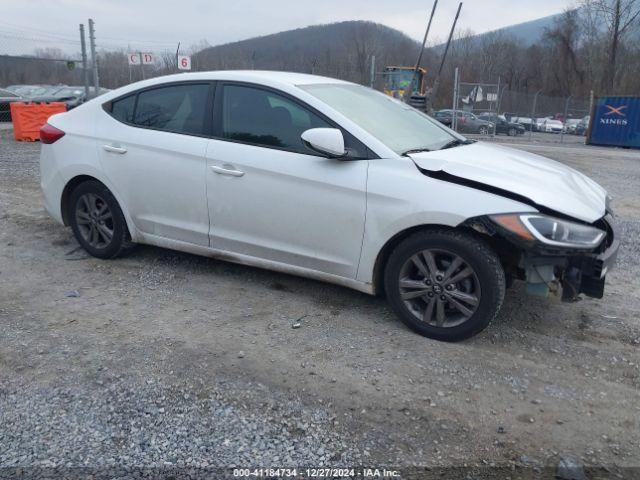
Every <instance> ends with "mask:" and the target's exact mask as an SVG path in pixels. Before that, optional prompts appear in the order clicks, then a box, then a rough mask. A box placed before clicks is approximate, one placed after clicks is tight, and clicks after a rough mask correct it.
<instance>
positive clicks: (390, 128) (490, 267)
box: [40, 71, 620, 341]
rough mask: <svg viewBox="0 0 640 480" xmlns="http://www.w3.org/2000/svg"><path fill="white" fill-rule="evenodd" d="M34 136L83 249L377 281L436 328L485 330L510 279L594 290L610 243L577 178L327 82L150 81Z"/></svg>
mask: <svg viewBox="0 0 640 480" xmlns="http://www.w3.org/2000/svg"><path fill="white" fill-rule="evenodd" d="M40 135H41V137H40V138H41V140H42V148H41V157H40V178H41V185H42V190H43V193H44V201H45V206H46V209H47V210H48V212H49V213H50V214H51V215H52V216H53V218H54V219H55V220H57V221H58V222H60V223H62V224H64V225H68V226H70V227H71V229H72V230H73V233H74V235H75V237H76V239H77V240H78V242H79V243H80V245H82V247H84V249H85V250H86V251H87V252H88V253H90V254H91V255H93V256H95V257H98V258H105V259H107V258H113V257H117V256H118V255H122V254H124V253H126V252H129V251H130V250H131V249H132V247H133V246H134V244H135V243H144V244H151V245H157V246H161V247H164V248H173V249H176V250H182V251H187V252H191V253H195V254H200V255H205V256H210V257H217V258H220V259H223V260H226V261H232V262H238V263H242V264H248V265H253V266H258V267H264V268H269V269H273V270H277V271H282V272H287V273H289V274H295V275H301V276H306V277H310V278H314V279H318V280H325V281H328V282H333V283H337V284H339V285H342V286H345V287H349V288H353V289H356V290H359V291H362V292H366V293H369V294H378V293H385V294H386V297H387V299H388V301H389V303H390V305H391V306H392V308H393V309H394V310H395V312H396V313H397V314H398V316H399V317H400V318H401V319H402V321H403V322H405V323H406V324H407V325H408V326H409V327H411V328H412V329H414V330H415V331H417V332H419V333H421V334H423V335H426V336H428V337H432V338H435V339H440V340H449V341H454V340H460V339H463V338H467V337H470V336H472V335H474V334H476V333H478V332H479V331H481V330H482V329H484V328H485V327H486V326H487V325H488V324H489V322H491V320H492V319H493V318H495V316H496V315H497V313H498V311H499V309H500V305H501V304H502V301H503V297H504V291H505V288H506V286H507V285H509V284H510V283H511V280H512V279H520V280H523V281H525V282H526V283H527V290H528V291H530V292H532V293H537V294H540V295H546V294H548V293H549V285H557V284H560V285H562V287H563V288H562V296H563V299H565V300H573V299H575V298H576V297H577V295H578V294H580V293H581V292H582V293H584V294H586V295H588V296H593V297H598V298H600V297H602V295H603V289H604V284H605V277H606V274H607V272H608V271H609V270H610V269H611V267H612V265H613V263H614V260H615V257H616V253H617V250H618V245H619V242H620V241H619V239H618V237H617V234H616V230H615V224H614V222H613V220H612V217H611V215H610V214H609V212H610V209H609V205H608V200H607V194H606V192H605V190H604V189H603V188H602V187H600V186H599V185H598V184H596V183H595V182H594V181H592V180H590V179H589V178H588V177H586V176H585V175H583V174H582V173H579V172H577V171H575V170H573V169H571V168H569V167H567V166H565V165H562V164H560V163H557V162H554V161H552V160H548V159H546V158H543V157H540V156H538V155H534V154H531V153H527V152H524V151H521V150H514V149H510V148H507V147H504V146H498V145H492V144H488V143H484V142H475V141H472V140H468V139H466V138H465V137H464V136H462V135H460V134H457V133H456V132H454V131H452V130H451V129H449V128H447V127H445V126H443V125H441V124H440V123H438V122H437V121H435V120H433V119H431V118H430V117H428V116H427V115H424V114H422V113H421V112H419V111H417V110H415V109H414V108H412V107H410V106H408V105H406V104H404V103H402V102H399V101H397V100H395V99H393V98H391V97H389V96H387V95H384V94H382V93H380V92H377V91H375V90H372V89H369V88H366V87H363V86H360V85H356V84H352V83H349V82H344V81H341V80H333V79H329V78H326V77H317V76H313V75H304V74H297V73H285V72H260V71H247V72H243V71H231V72H222V71H219V72H199V73H186V74H179V75H171V76H167V77H159V78H154V79H149V80H145V81H143V82H138V83H134V84H131V85H127V86H125V87H122V88H119V89H117V90H115V91H112V92H109V93H107V94H105V95H103V96H102V97H99V98H95V99H93V100H90V101H88V102H86V103H84V104H83V105H80V106H79V107H77V108H75V109H73V110H71V111H69V112H65V113H61V114H57V115H53V116H52V117H50V118H49V120H48V123H47V124H46V125H45V126H44V127H43V128H42V130H41V132H40Z"/></svg>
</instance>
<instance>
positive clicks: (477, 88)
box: [435, 73, 591, 142]
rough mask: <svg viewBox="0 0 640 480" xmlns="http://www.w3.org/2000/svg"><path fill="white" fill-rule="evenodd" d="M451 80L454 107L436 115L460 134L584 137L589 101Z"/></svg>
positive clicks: (492, 84)
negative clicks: (452, 81) (452, 82)
mask: <svg viewBox="0 0 640 480" xmlns="http://www.w3.org/2000/svg"><path fill="white" fill-rule="evenodd" d="M458 78H459V77H458V73H456V79H455V80H454V88H453V102H452V105H453V108H452V109H450V110H449V109H445V110H440V111H439V112H436V113H435V116H436V118H437V119H438V120H440V121H441V122H442V123H445V124H446V125H448V126H451V127H452V128H453V129H455V130H456V131H458V132H460V133H463V134H476V135H480V136H482V137H494V136H496V135H501V134H505V135H509V136H518V135H526V136H528V137H529V138H531V137H532V135H533V134H534V133H536V135H537V134H538V133H540V134H547V133H549V134H559V135H560V141H561V142H562V141H564V135H567V134H575V135H585V134H586V130H587V128H588V125H589V113H590V111H591V101H590V99H584V98H575V97H573V96H567V97H559V96H549V95H542V93H541V92H535V93H523V92H517V91H513V90H509V89H508V88H507V87H506V86H505V85H503V84H501V83H500V79H498V80H497V82H496V83H482V82H461V81H459V79H458Z"/></svg>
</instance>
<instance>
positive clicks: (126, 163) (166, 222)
mask: <svg viewBox="0 0 640 480" xmlns="http://www.w3.org/2000/svg"><path fill="white" fill-rule="evenodd" d="M212 91H213V86H212V84H211V83H209V82H183V83H176V84H164V85H161V86H155V87H152V88H148V89H145V90H141V91H139V92H136V93H133V94H131V95H128V96H125V97H122V98H120V99H117V100H115V101H113V102H112V103H111V105H109V106H108V108H107V109H108V110H109V112H107V113H105V114H104V115H99V120H98V127H97V129H96V131H97V135H98V143H97V148H98V154H99V156H100V159H101V163H102V167H103V169H104V171H105V172H106V174H107V175H108V177H109V178H110V180H111V181H112V182H113V184H114V185H115V186H116V188H117V189H118V192H119V194H120V196H121V197H122V198H123V199H124V201H125V203H126V207H127V208H128V210H129V214H130V215H131V217H132V220H133V222H134V223H135V225H136V227H137V228H138V229H139V230H140V231H142V232H143V233H145V234H149V235H154V236H158V237H163V238H168V239H171V240H179V241H183V242H188V243H193V244H197V245H203V246H208V245H209V213H208V210H207V199H206V183H205V171H206V161H205V152H206V149H207V143H208V138H207V134H208V131H209V128H210V125H211V112H212Z"/></svg>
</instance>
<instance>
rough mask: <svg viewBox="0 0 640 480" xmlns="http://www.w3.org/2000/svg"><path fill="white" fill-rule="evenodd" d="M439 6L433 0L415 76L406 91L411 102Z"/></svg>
mask: <svg viewBox="0 0 640 480" xmlns="http://www.w3.org/2000/svg"><path fill="white" fill-rule="evenodd" d="M437 6H438V0H435V1H434V2H433V8H432V9H431V16H430V17H429V23H428V24H427V29H426V30H425V32H424V38H423V39H422V47H420V52H418V59H417V60H416V68H415V70H414V71H413V77H412V78H411V83H410V84H409V90H408V92H404V101H405V102H407V103H408V102H409V99H410V98H411V94H412V93H413V86H414V85H415V84H416V82H417V81H418V70H420V63H421V62H422V55H423V53H424V47H425V45H426V44H427V37H428V36H429V30H431V22H432V21H433V15H434V14H435V13H436V7H437Z"/></svg>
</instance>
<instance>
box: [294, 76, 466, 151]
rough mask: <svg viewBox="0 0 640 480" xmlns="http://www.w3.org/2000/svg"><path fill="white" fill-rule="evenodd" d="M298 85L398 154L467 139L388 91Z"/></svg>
mask: <svg viewBox="0 0 640 480" xmlns="http://www.w3.org/2000/svg"><path fill="white" fill-rule="evenodd" d="M299 88H301V89H302V90H304V91H306V92H308V93H310V94H311V95H313V96H314V97H316V98H317V99H319V100H321V101H322V102H324V103H326V104H327V105H329V106H330V107H332V108H333V109H335V110H337V111H338V112H340V113H341V114H343V115H344V116H345V117H347V118H348V119H349V120H351V121H353V122H354V123H356V124H358V125H359V126H360V127H362V128H363V129H364V130H366V131H367V132H369V133H370V134H371V135H373V136H374V137H376V138H377V139H378V140H380V141H381V142H382V143H384V144H385V145H386V146H387V147H389V148H390V149H391V150H393V151H394V152H396V153H398V154H403V153H405V152H407V151H410V150H438V149H440V148H442V147H444V146H446V145H448V144H450V143H451V142H452V141H456V140H458V141H460V142H465V141H466V139H465V138H464V137H463V136H461V135H458V134H457V133H455V132H453V131H452V130H449V129H448V128H446V127H445V126H443V125H441V124H440V123H439V122H437V121H436V120H432V119H431V118H430V117H428V116H427V115H425V114H424V113H422V112H419V111H418V110H416V109H415V108H413V107H410V106H409V105H407V104H405V103H402V102H399V101H398V100H395V99H393V98H391V97H389V96H388V95H385V94H383V93H380V92H377V91H375V90H372V89H370V88H366V87H361V86H360V85H350V84H339V83H330V84H312V85H299Z"/></svg>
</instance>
